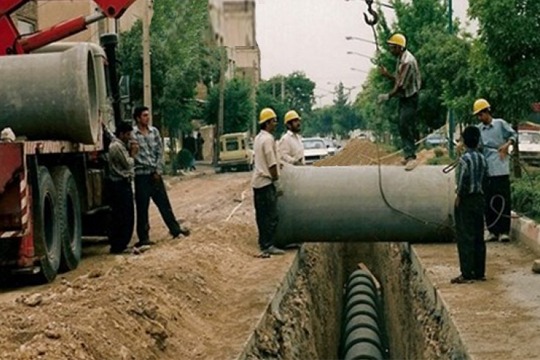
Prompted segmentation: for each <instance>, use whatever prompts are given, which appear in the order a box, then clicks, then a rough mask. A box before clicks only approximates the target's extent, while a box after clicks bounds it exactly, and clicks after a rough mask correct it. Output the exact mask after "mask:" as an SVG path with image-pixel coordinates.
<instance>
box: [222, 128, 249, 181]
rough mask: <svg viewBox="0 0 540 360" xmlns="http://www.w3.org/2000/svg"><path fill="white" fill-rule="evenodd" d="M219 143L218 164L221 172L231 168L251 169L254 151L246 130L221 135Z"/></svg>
mask: <svg viewBox="0 0 540 360" xmlns="http://www.w3.org/2000/svg"><path fill="white" fill-rule="evenodd" d="M219 144H220V150H219V161H218V165H219V167H220V170H221V171H222V172H223V171H227V170H232V169H234V170H239V169H244V170H247V171H251V170H252V169H253V160H254V156H253V155H254V153H253V150H252V149H251V146H250V138H249V134H248V133H247V132H239V133H231V134H224V135H221V136H220V138H219Z"/></svg>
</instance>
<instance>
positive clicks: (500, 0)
mask: <svg viewBox="0 0 540 360" xmlns="http://www.w3.org/2000/svg"><path fill="white" fill-rule="evenodd" d="M469 5H470V9H469V12H470V15H471V16H472V17H473V18H474V19H476V20H478V24H479V41H478V42H477V43H476V46H477V47H478V49H477V51H476V52H475V57H474V59H473V61H474V66H475V70H476V74H481V76H477V78H476V81H477V84H478V95H479V97H485V98H486V99H488V101H490V103H491V104H492V106H493V110H494V111H495V112H496V114H497V115H498V116H501V117H503V118H505V119H507V120H509V121H512V122H517V121H518V120H521V119H523V118H524V117H525V116H526V115H527V114H528V113H529V112H530V104H531V103H533V102H534V101H538V94H539V93H540V82H539V81H538V76H537V74H539V73H540V1H530V0H489V1H488V0H470V1H469Z"/></svg>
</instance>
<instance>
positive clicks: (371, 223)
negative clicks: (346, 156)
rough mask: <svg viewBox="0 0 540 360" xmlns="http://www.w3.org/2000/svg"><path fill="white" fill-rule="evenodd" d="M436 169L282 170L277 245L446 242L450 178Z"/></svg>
mask: <svg viewBox="0 0 540 360" xmlns="http://www.w3.org/2000/svg"><path fill="white" fill-rule="evenodd" d="M442 169H443V167H442V166H419V167H417V168H416V169H414V170H413V171H404V169H403V167H398V166H381V167H380V169H379V167H378V166H327V167H311V166H303V167H301V166H285V167H284V168H283V169H282V171H281V177H280V183H281V187H282V189H283V195H282V196H280V197H279V198H278V214H279V222H278V226H277V234H276V239H277V243H278V245H287V244H293V243H299V242H387V241H408V242H428V241H448V240H450V239H452V237H453V211H454V198H455V193H454V190H455V180H454V174H445V173H443V172H442ZM379 171H380V172H379ZM385 199H386V200H385Z"/></svg>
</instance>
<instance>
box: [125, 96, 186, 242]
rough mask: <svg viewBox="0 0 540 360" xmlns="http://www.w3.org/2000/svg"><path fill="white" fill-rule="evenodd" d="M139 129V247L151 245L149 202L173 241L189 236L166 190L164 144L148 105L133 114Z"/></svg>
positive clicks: (136, 167) (137, 202)
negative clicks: (153, 124) (154, 124)
mask: <svg viewBox="0 0 540 360" xmlns="http://www.w3.org/2000/svg"><path fill="white" fill-rule="evenodd" d="M133 118H134V120H135V121H136V122H137V126H136V127H135V129H134V130H133V138H134V140H135V141H137V143H138V145H139V152H138V153H137V156H136V157H135V203H136V205H137V237H138V238H139V242H138V243H137V244H135V246H136V247H142V246H145V245H152V244H153V242H152V241H150V238H149V231H150V223H149V221H148V208H149V206H150V199H152V200H153V201H154V203H155V204H156V206H157V208H158V210H159V212H160V214H161V217H162V218H163V221H164V222H165V224H166V225H167V227H168V229H169V232H170V234H171V235H172V237H173V238H177V237H179V236H180V235H181V234H182V235H184V236H188V235H189V234H190V231H189V229H187V228H185V227H183V226H181V225H180V223H179V222H178V221H177V220H176V218H175V216H174V213H173V211H172V208H171V204H170V202H169V197H168V195H167V190H166V189H165V184H164V183H163V179H162V177H161V174H162V171H163V169H162V166H163V164H162V163H163V142H162V141H161V135H160V133H159V130H158V129H157V128H155V127H153V126H151V125H150V111H149V109H148V107H146V106H138V107H136V108H135V109H134V111H133Z"/></svg>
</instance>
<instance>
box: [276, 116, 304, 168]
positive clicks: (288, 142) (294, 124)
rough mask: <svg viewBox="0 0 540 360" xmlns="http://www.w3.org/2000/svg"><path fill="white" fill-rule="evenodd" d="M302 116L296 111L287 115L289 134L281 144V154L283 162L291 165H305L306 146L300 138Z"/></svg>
mask: <svg viewBox="0 0 540 360" xmlns="http://www.w3.org/2000/svg"><path fill="white" fill-rule="evenodd" d="M300 120H301V118H300V116H299V115H298V113H297V112H296V111H294V110H291V111H289V112H287V114H285V120H284V123H285V126H286V127H287V132H286V133H285V134H284V135H283V137H282V138H281V140H280V142H279V154H280V158H281V160H282V161H283V162H285V163H287V164H291V165H304V164H305V163H304V145H303V144H302V136H300V128H301V124H300Z"/></svg>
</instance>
